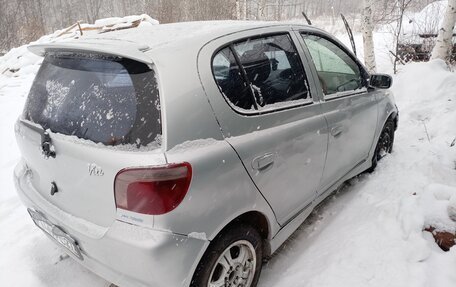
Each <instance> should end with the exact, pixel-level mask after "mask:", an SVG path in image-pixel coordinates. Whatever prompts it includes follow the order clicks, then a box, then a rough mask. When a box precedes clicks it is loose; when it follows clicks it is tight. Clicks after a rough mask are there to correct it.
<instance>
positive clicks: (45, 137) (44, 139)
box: [20, 119, 56, 158]
mask: <svg viewBox="0 0 456 287" xmlns="http://www.w3.org/2000/svg"><path fill="white" fill-rule="evenodd" d="M20 121H21V123H23V124H24V125H25V126H26V127H28V128H30V129H32V130H34V131H35V132H37V133H39V134H40V135H41V151H42V152H43V155H44V157H45V158H50V157H52V158H55V155H56V154H55V148H54V146H53V145H52V139H51V136H50V135H49V133H48V132H47V131H46V130H45V129H44V127H43V126H42V125H40V124H37V123H31V122H29V121H27V120H22V119H21V120H20Z"/></svg>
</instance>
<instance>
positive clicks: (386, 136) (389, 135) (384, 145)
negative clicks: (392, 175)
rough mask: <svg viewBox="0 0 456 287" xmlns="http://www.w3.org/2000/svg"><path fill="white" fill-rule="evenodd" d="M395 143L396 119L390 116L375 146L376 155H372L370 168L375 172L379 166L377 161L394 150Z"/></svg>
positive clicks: (370, 170)
mask: <svg viewBox="0 0 456 287" xmlns="http://www.w3.org/2000/svg"><path fill="white" fill-rule="evenodd" d="M393 143H394V120H393V119H391V118H389V119H388V120H387V121H386V123H385V125H384V126H383V129H382V132H381V133H380V137H379V138H378V142H377V146H376V147H375V151H374V155H373V156H372V166H371V168H369V169H368V171H369V172H373V171H374V170H375V168H376V167H377V163H378V161H379V160H381V159H382V158H383V157H384V156H385V155H387V154H388V153H391V152H392V151H393Z"/></svg>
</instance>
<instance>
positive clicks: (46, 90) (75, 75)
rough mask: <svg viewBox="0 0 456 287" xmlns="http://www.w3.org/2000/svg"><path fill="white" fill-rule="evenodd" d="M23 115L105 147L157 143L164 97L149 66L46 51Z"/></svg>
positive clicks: (44, 125) (55, 129)
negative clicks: (161, 99) (160, 95)
mask: <svg viewBox="0 0 456 287" xmlns="http://www.w3.org/2000/svg"><path fill="white" fill-rule="evenodd" d="M23 116H24V118H25V119H26V120H30V121H32V122H35V123H37V124H40V125H41V126H42V127H43V128H44V129H50V130H51V131H52V132H56V133H61V134H65V135H73V136H76V137H78V138H82V139H87V140H91V141H93V142H96V143H103V144H105V145H120V144H135V145H136V146H137V147H138V148H139V147H141V146H145V145H147V144H149V143H151V142H157V141H159V139H160V135H161V123H160V100H159V92H158V87H157V81H156V78H155V73H154V71H153V70H152V69H150V68H149V67H148V66H147V65H145V64H143V63H140V62H136V61H133V60H129V59H124V58H118V57H110V56H103V55H99V54H75V53H62V52H60V53H47V54H46V56H45V58H44V61H43V63H42V66H41V68H40V70H39V72H38V74H37V76H36V78H35V81H34V82H33V85H32V88H31V90H30V93H29V96H28V99H27V102H26V104H25V109H24V115H23Z"/></svg>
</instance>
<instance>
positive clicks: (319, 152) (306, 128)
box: [200, 28, 327, 224]
mask: <svg viewBox="0 0 456 287" xmlns="http://www.w3.org/2000/svg"><path fill="white" fill-rule="evenodd" d="M275 30H276V31H271V30H270V29H266V30H265V31H255V32H252V31H250V32H244V33H240V34H236V35H232V36H230V37H227V38H226V39H223V40H221V41H218V42H215V43H212V44H211V45H209V46H208V47H206V48H207V49H203V52H202V56H200V67H203V68H204V66H205V65H208V64H210V66H211V67H212V71H208V72H209V73H211V72H212V73H213V76H214V77H210V78H207V79H204V80H205V88H206V92H207V93H208V97H209V99H210V102H211V105H212V106H213V108H214V111H215V114H216V116H217V118H218V120H219V122H220V125H221V128H222V132H223V134H224V136H225V138H226V140H227V141H228V142H229V143H230V144H231V146H232V147H233V148H234V149H235V150H236V152H237V154H238V155H239V157H240V159H241V160H242V163H243V165H244V167H245V168H246V170H247V172H248V173H249V175H250V177H251V178H252V180H253V181H254V183H255V184H256V186H257V187H258V189H259V190H260V192H261V193H262V194H263V196H264V197H265V198H266V200H267V201H268V202H269V204H270V205H271V206H272V208H273V210H274V212H275V214H276V217H277V221H278V222H279V224H286V223H287V222H288V221H290V220H292V219H293V217H294V216H295V215H297V214H298V213H299V212H300V211H302V210H304V209H306V207H308V206H310V204H311V203H312V201H313V200H314V198H315V195H316V189H317V188H318V184H319V182H320V179H321V176H322V171H323V164H324V160H325V156H326V148H327V135H326V134H325V133H324V131H325V129H326V122H325V119H324V117H323V116H322V115H321V109H320V104H319V102H318V96H317V98H315V96H316V91H315V89H314V87H313V86H312V85H311V84H310V81H309V75H308V74H307V73H306V71H307V70H308V66H307V64H306V62H303V61H302V59H301V58H300V55H299V53H298V51H299V50H298V49H299V47H297V46H296V45H295V43H294V40H295V38H294V36H293V35H291V34H289V33H288V31H286V30H285V31H284V30H283V29H279V28H275ZM259 35H261V36H259ZM217 45H220V46H218V49H217ZM214 46H215V47H214ZM214 50H217V52H216V53H215V54H214V56H213V58H212V61H211V63H207V62H205V61H202V60H201V59H211V56H210V55H209V53H210V51H214ZM205 51H209V52H208V53H206V54H205ZM212 53H213V52H212ZM203 65H204V66H203ZM202 70H203V69H202Z"/></svg>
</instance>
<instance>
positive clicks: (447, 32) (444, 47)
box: [431, 0, 456, 61]
mask: <svg viewBox="0 0 456 287" xmlns="http://www.w3.org/2000/svg"><path fill="white" fill-rule="evenodd" d="M455 22H456V0H448V6H447V9H446V12H445V16H444V18H443V23H442V27H441V28H440V30H439V35H438V36H437V40H436V41H435V46H434V49H432V55H431V60H433V59H442V60H445V61H447V60H449V59H450V57H451V52H452V50H453V29H454V24H455Z"/></svg>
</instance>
